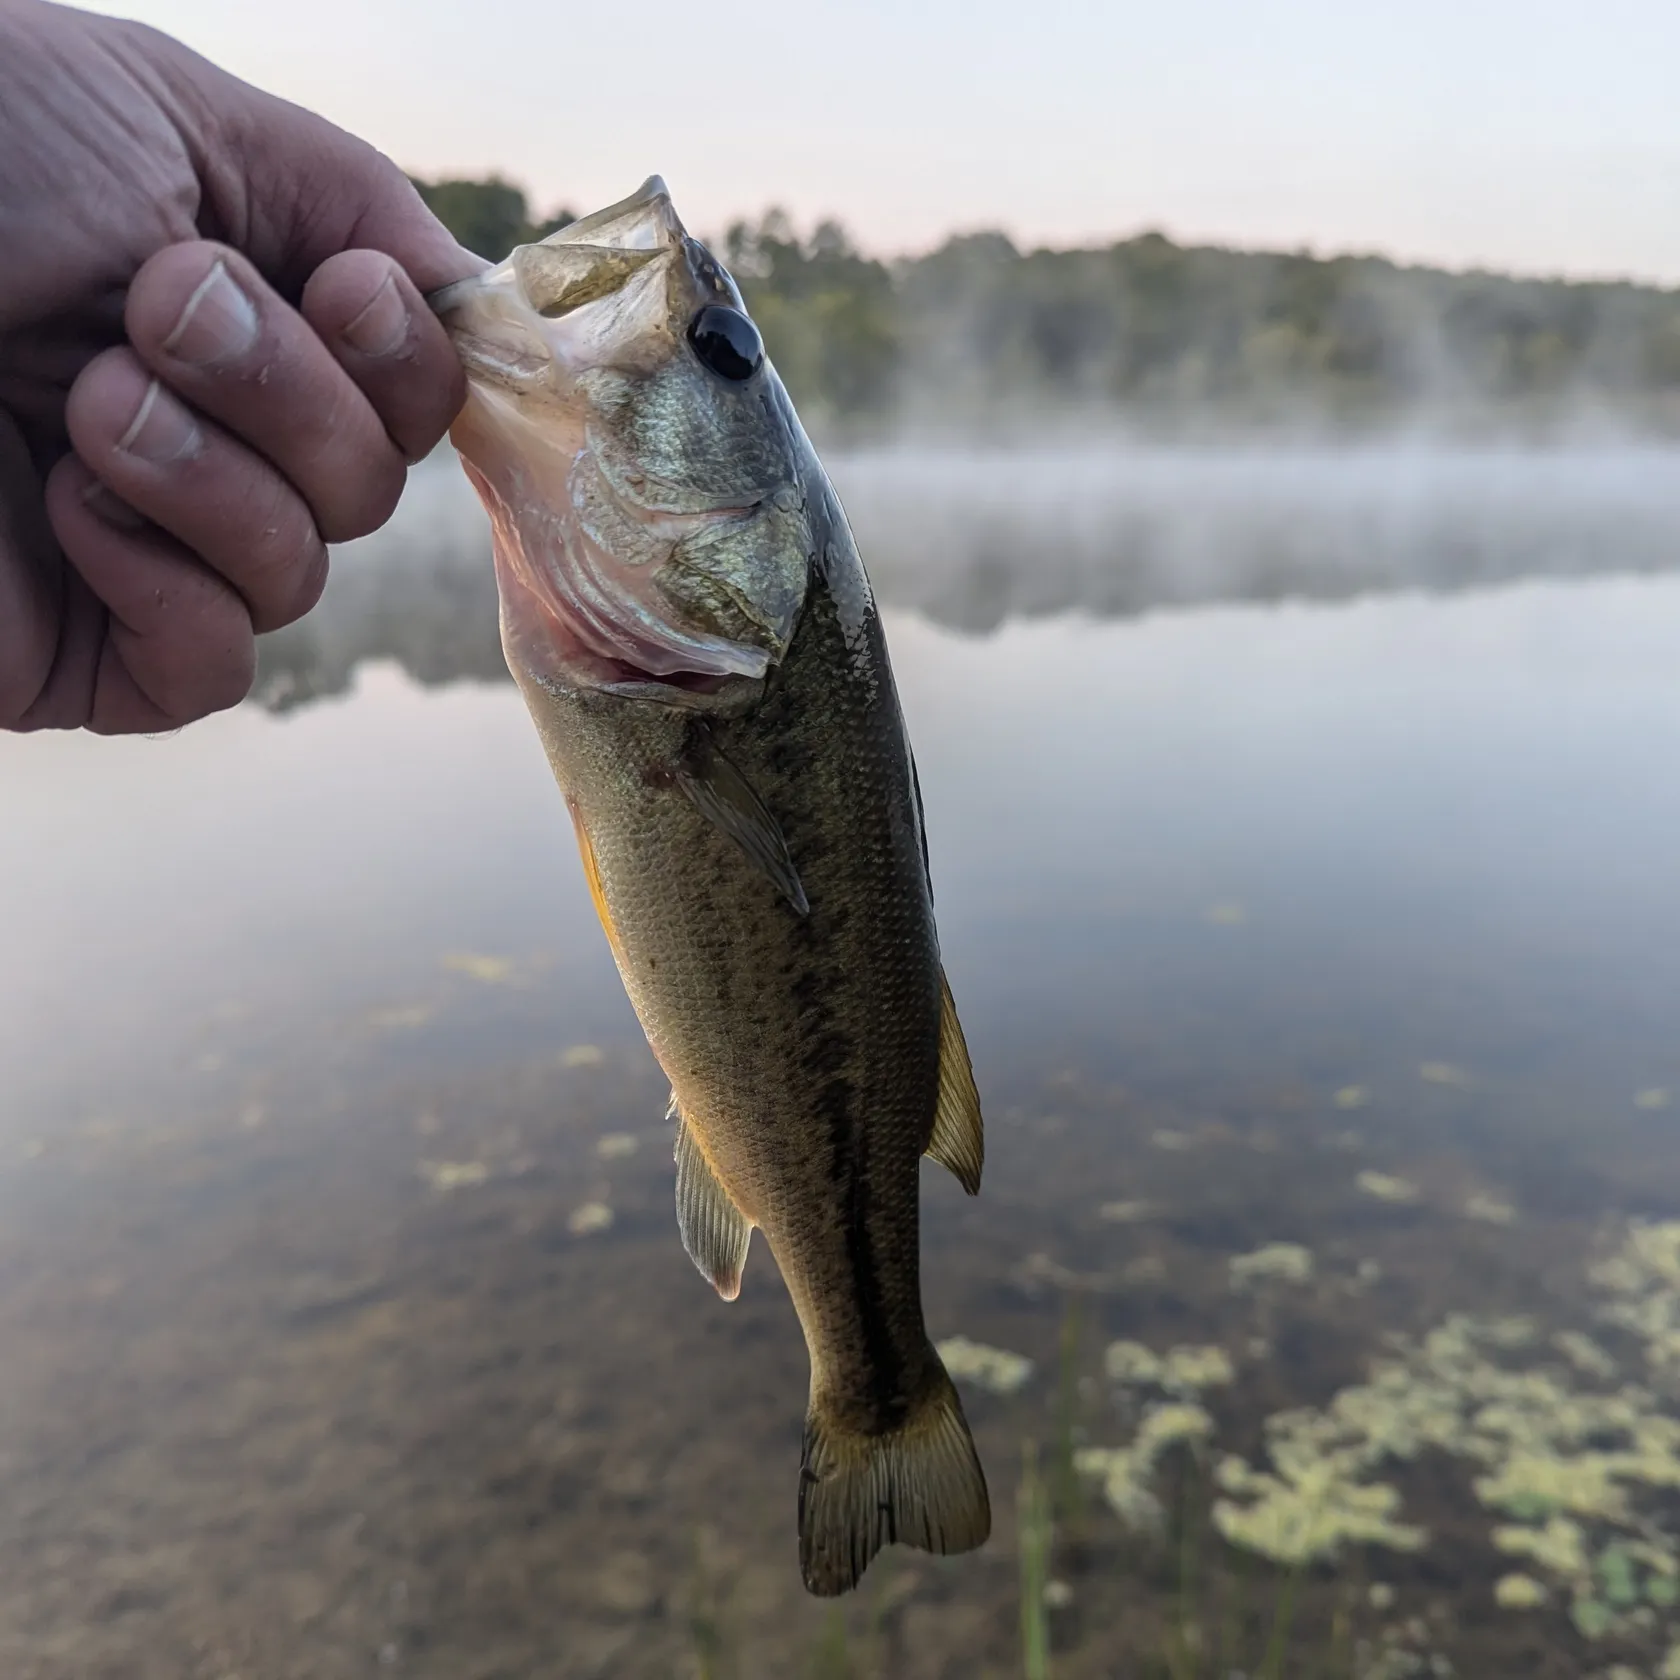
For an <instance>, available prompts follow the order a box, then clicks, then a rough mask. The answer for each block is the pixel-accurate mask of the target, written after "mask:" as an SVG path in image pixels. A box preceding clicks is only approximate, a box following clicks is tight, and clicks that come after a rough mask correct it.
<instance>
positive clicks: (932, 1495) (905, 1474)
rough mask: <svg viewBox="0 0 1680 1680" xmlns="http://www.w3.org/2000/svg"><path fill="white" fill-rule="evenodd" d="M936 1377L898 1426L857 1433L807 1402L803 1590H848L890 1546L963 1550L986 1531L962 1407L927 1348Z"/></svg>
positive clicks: (987, 1514)
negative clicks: (879, 1431) (878, 1432)
mask: <svg viewBox="0 0 1680 1680" xmlns="http://www.w3.org/2000/svg"><path fill="white" fill-rule="evenodd" d="M928 1357H929V1359H930V1360H931V1361H932V1364H933V1372H934V1375H933V1377H932V1379H931V1380H930V1381H929V1383H928V1386H927V1391H926V1393H925V1395H924V1396H923V1398H922V1399H921V1400H920V1401H919V1402H918V1403H917V1405H916V1406H915V1408H914V1409H913V1410H912V1411H911V1413H910V1415H909V1417H908V1418H907V1419H906V1420H905V1422H904V1423H903V1425H902V1426H901V1427H900V1428H898V1429H895V1430H893V1431H892V1433H891V1434H887V1435H859V1434H855V1433H852V1432H849V1431H846V1430H844V1429H842V1428H841V1427H839V1426H838V1424H836V1423H835V1422H834V1421H833V1420H831V1419H828V1418H825V1417H824V1415H823V1410H822V1407H821V1405H820V1403H819V1402H818V1401H817V1400H816V1399H815V1397H813V1400H812V1405H811V1411H810V1413H809V1415H808V1416H807V1417H806V1420H805V1458H804V1462H803V1463H802V1464H801V1465H800V1469H799V1568H800V1572H801V1574H803V1575H804V1577H805V1587H806V1590H807V1591H808V1592H812V1593H815V1594H817V1596H818V1597H821V1598H834V1597H837V1596H838V1595H839V1594H841V1593H844V1592H850V1591H851V1590H852V1588H853V1587H855V1586H856V1585H857V1584H858V1582H859V1580H861V1579H862V1576H863V1572H864V1570H866V1569H867V1568H868V1567H869V1561H870V1559H871V1558H873V1557H874V1556H875V1554H876V1553H877V1552H878V1551H880V1549H881V1548H882V1547H883V1546H885V1545H887V1544H889V1543H890V1542H892V1541H897V1542H899V1543H900V1544H901V1545H905V1546H917V1547H919V1548H920V1549H921V1550H922V1551H924V1552H971V1551H973V1550H974V1548H975V1547H976V1546H980V1545H984V1544H985V1541H986V1537H987V1536H988V1535H989V1534H990V1533H991V1531H992V1507H991V1501H990V1500H989V1499H988V1498H987V1496H986V1476H985V1472H984V1471H982V1470H981V1468H980V1459H979V1456H978V1454H976V1452H975V1450H974V1439H973V1437H972V1436H971V1435H970V1434H969V1432H968V1423H967V1420H966V1419H965V1418H964V1417H963V1410H962V1402H961V1401H960V1400H958V1398H957V1391H956V1389H955V1388H954V1387H952V1385H951V1379H950V1377H949V1376H947V1375H946V1373H945V1367H944V1366H943V1365H941V1364H940V1363H939V1359H938V1356H937V1355H936V1354H935V1353H934V1352H933V1351H932V1349H931V1348H930V1349H929V1350H928Z"/></svg>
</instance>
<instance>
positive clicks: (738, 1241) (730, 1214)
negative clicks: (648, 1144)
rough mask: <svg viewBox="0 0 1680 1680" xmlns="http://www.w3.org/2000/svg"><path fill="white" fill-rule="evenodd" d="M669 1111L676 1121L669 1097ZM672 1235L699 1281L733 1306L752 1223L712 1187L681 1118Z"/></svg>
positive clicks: (673, 1099)
mask: <svg viewBox="0 0 1680 1680" xmlns="http://www.w3.org/2000/svg"><path fill="white" fill-rule="evenodd" d="M671 1109H672V1111H675V1112H676V1113H677V1114H678V1115H679V1116H680V1114H681V1112H682V1111H681V1110H680V1109H678V1108H677V1094H676V1092H675V1091H673V1092H672V1093H671ZM677 1229H678V1230H679V1231H681V1232H682V1241H683V1247H684V1248H685V1249H687V1250H688V1257H689V1259H690V1260H692V1261H693V1262H694V1264H695V1265H696V1266H697V1267H699V1269H700V1275H701V1276H702V1277H703V1278H705V1279H706V1281H707V1282H708V1283H710V1284H711V1286H712V1287H713V1288H714V1289H715V1290H716V1291H717V1292H718V1294H720V1295H721V1296H722V1297H723V1298H724V1300H726V1301H733V1300H734V1299H735V1297H736V1296H737V1295H739V1294H740V1293H741V1272H742V1270H743V1269H744V1268H745V1266H746V1264H747V1248H748V1245H749V1244H750V1243H751V1242H752V1222H751V1221H750V1220H749V1219H748V1218H747V1216H746V1215H745V1214H744V1213H742V1212H741V1210H740V1209H739V1208H738V1207H736V1205H735V1203H734V1201H733V1200H732V1199H731V1198H730V1195H729V1192H728V1191H727V1190H725V1189H724V1187H723V1186H722V1185H721V1184H720V1183H718V1178H717V1174H716V1173H715V1172H713V1171H712V1164H711V1162H710V1161H708V1160H707V1159H706V1156H705V1153H704V1151H703V1150H702V1149H701V1148H700V1143H699V1140H698V1139H697V1138H696V1137H695V1135H694V1128H693V1127H692V1126H690V1125H689V1123H688V1122H687V1121H686V1120H683V1119H681V1118H679V1119H678V1121H677Z"/></svg>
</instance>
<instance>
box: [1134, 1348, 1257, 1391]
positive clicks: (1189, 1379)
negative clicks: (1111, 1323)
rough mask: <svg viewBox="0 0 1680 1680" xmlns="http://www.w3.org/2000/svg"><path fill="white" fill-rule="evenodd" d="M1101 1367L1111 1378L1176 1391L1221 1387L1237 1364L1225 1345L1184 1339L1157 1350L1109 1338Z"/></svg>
mask: <svg viewBox="0 0 1680 1680" xmlns="http://www.w3.org/2000/svg"><path fill="white" fill-rule="evenodd" d="M1103 1369H1104V1371H1106V1372H1107V1374H1108V1380H1109V1381H1110V1382H1113V1383H1120V1384H1123V1385H1125V1386H1128V1387H1134V1388H1160V1389H1165V1390H1167V1391H1168V1392H1169V1393H1176V1394H1194V1393H1198V1392H1200V1391H1201V1390H1202V1389H1204V1388H1223V1387H1225V1386H1226V1385H1227V1384H1229V1383H1230V1382H1231V1381H1232V1380H1233V1379H1234V1378H1235V1376H1236V1367H1235V1366H1234V1365H1232V1363H1231V1356H1230V1355H1229V1354H1228V1353H1226V1351H1225V1350H1224V1348H1222V1347H1218V1346H1202V1345H1191V1344H1187V1343H1180V1344H1178V1345H1176V1346H1174V1347H1170V1348H1168V1349H1167V1351H1166V1352H1165V1353H1156V1352H1155V1351H1154V1350H1153V1349H1152V1348H1147V1347H1145V1346H1144V1345H1143V1343H1142V1342H1110V1343H1109V1346H1108V1351H1107V1352H1106V1353H1105V1354H1104V1355H1103Z"/></svg>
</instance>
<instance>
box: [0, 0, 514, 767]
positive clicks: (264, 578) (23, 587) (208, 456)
mask: <svg viewBox="0 0 1680 1680" xmlns="http://www.w3.org/2000/svg"><path fill="white" fill-rule="evenodd" d="M481 266H483V265H482V264H481V263H480V262H479V260H478V259H477V258H475V257H472V256H470V255H469V254H468V253H466V252H465V251H463V250H462V249H461V248H460V247H459V246H458V245H456V243H455V242H454V240H453V239H451V238H450V237H449V235H448V234H447V233H446V232H445V231H444V229H443V228H442V226H441V225H440V224H439V223H438V222H437V221H436V220H435V219H434V218H433V217H432V215H431V213H430V212H429V211H428V210H426V208H425V207H424V206H423V205H422V204H421V202H420V200H419V197H418V196H417V195H416V193H415V192H414V190H413V188H412V187H411V186H410V185H409V183H408V181H407V180H406V179H405V178H404V176H403V175H402V173H401V172H400V171H399V170H398V169H397V168H396V166H395V165H394V164H392V163H391V162H390V161H389V159H387V158H385V157H383V156H381V155H380V154H379V153H378V152H376V151H374V150H373V148H372V147H370V146H367V145H365V144H364V143H363V142H361V141H359V140H356V139H354V138H353V137H351V136H350V135H348V134H345V133H344V132H342V131H341V130H339V129H337V128H334V127H333V126H332V125H331V124H330V123H327V122H325V121H323V120H321V119H320V118H318V117H314V116H312V115H310V114H309V113H308V112H306V111H302V110H300V109H298V108H297V107H296V106H293V105H288V104H286V103H285V102H284V101H281V100H278V99H274V98H271V97H270V96H269V95H267V94H264V93H260V92H258V91H257V90H256V89H255V88H252V87H249V86H247V85H246V84H245V83H243V82H240V81H238V80H236V79H235V78H234V77H232V76H229V75H227V74H225V73H224V72H222V71H220V70H218V69H216V68H215V66H213V65H211V64H209V63H208V62H206V61H205V60H204V59H202V58H199V57H197V56H196V55H195V54H193V53H191V52H189V51H187V50H186V49H185V48H184V47H182V46H180V45H179V44H178V43H176V42H174V41H172V40H170V39H169V38H168V37H166V36H163V35H159V34H157V33H156V32H154V31H152V30H149V29H146V28H143V27H141V26H139V25H136V24H131V23H124V22H119V21H116V20H113V19H108V18H103V17H95V16H92V15H89V14H87V13H82V12H76V11H71V10H68V9H66V8H63V7H60V6H55V5H48V4H44V3H41V0H0V728H13V729H34V728H52V727H57V728H82V727H85V728H89V729H93V730H97V731H100V732H102V733H108V734H122V733H129V732H134V731H153V730H164V729H171V728H174V727H176V726H177V725H179V724H183V723H187V722H190V721H192V720H193V719H195V718H199V717H202V716H204V715H205V714H206V713H209V712H213V711H217V710H219V709H221V708H223V707H227V706H231V705H234V704H236V703H237V702H238V701H239V700H240V699H242V698H243V697H244V695H245V694H246V693H247V692H248V690H249V688H250V685H251V680H252V676H253V673H254V669H255V641H254V637H255V634H256V633H257V632H258V631H263V630H271V629H274V628H277V627H278V626H280V625H282V624H287V623H290V622H291V621H292V620H293V619H295V618H297V617H299V616H300V615H301V614H303V613H305V612H307V611H308V609H309V608H310V607H311V606H312V605H313V604H314V603H315V601H316V599H317V598H318V597H319V595H320V592H321V589H322V587H323V585H324V584H325V581H326V570H327V557H326V548H325V545H326V544H327V543H329V542H342V541H344V540H346V539H348V538H351V537H355V536H361V535H364V534H365V533H367V532H368V531H371V530H374V529H376V528H377V527H378V526H379V525H381V524H383V523H384V521H385V520H386V519H387V518H388V517H389V516H390V514H391V511H392V509H393V508H394V507H395V506H396V502H397V498H398V496H399V494H400V493H401V490H402V486H403V480H404V476H405V473H406V469H407V464H408V463H409V462H411V461H414V460H417V459H419V458H420V457H421V456H422V455H424V454H425V453H426V452H427V451H428V450H429V449H431V448H432V446H433V445H434V444H435V443H436V442H437V441H438V439H439V438H440V437H441V436H442V435H443V432H444V430H445V429H446V428H447V426H448V424H449V421H450V420H451V418H452V417H453V415H454V413H455V411H456V410H457V409H458V408H459V406H460V404H461V401H462V398H463V395H464V387H463V384H462V375H461V370H460V365H459V362H458V360H457V358H456V356H455V352H454V350H453V349H452V348H451V347H450V344H449V342H448V339H447V338H446V336H445V334H444V332H443V329H442V328H441V327H440V326H439V325H438V323H437V322H436V320H435V319H434V318H433V316H432V314H431V312H430V311H429V310H428V309H427V308H426V307H425V305H424V303H423V301H422V295H421V294H422V293H423V292H429V291H431V290H432V289H434V288H435V287H437V286H441V285H444V284H446V283H447V282H449V281H451V280H455V279H459V278H461V277H462V276H463V275H466V274H470V273H472V272H474V271H475V270H476V269H478V268H480V267H481Z"/></svg>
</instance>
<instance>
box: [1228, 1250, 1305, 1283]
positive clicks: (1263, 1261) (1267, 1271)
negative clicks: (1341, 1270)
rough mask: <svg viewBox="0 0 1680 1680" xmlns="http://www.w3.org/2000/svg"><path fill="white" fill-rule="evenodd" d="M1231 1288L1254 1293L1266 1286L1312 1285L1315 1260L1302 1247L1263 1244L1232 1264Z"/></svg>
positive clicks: (1240, 1255) (1240, 1256)
mask: <svg viewBox="0 0 1680 1680" xmlns="http://www.w3.org/2000/svg"><path fill="white" fill-rule="evenodd" d="M1230 1272H1231V1287H1232V1288H1233V1289H1253V1288H1255V1287H1257V1286H1258V1285H1260V1284H1263V1283H1311V1282H1312V1275H1313V1257H1312V1250H1311V1249H1310V1248H1303V1247H1302V1246H1301V1244H1300V1243H1286V1242H1274V1243H1264V1244H1262V1245H1261V1246H1260V1247H1259V1248H1257V1249H1255V1250H1254V1252H1253V1253H1252V1254H1235V1255H1233V1256H1232V1257H1231V1261H1230Z"/></svg>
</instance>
